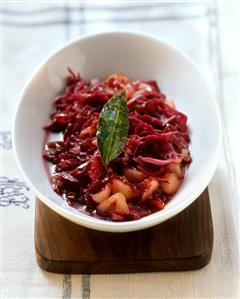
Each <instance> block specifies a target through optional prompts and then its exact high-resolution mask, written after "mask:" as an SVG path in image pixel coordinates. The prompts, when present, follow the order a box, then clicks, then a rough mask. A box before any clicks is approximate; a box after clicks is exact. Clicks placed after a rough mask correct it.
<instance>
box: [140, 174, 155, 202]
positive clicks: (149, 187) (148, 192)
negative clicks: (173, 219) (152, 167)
mask: <svg viewBox="0 0 240 299" xmlns="http://www.w3.org/2000/svg"><path fill="white" fill-rule="evenodd" d="M143 183H144V185H145V186H146V188H145V191H144V192H143V194H142V200H143V201H145V200H148V199H151V198H152V196H153V193H154V192H155V191H156V190H157V189H158V188H159V183H158V181H157V180H154V179H146V180H144V182H143Z"/></svg>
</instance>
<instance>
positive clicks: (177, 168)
mask: <svg viewBox="0 0 240 299" xmlns="http://www.w3.org/2000/svg"><path fill="white" fill-rule="evenodd" d="M166 169H167V171H168V172H174V173H176V175H177V176H178V177H179V178H182V177H183V171H182V168H181V165H180V164H179V163H170V164H168V165H167V166H166Z"/></svg>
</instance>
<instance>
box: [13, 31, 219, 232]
mask: <svg viewBox="0 0 240 299" xmlns="http://www.w3.org/2000/svg"><path fill="white" fill-rule="evenodd" d="M106 35H128V36H133V37H139V38H144V39H149V40H151V41H155V42H157V43H158V44H162V45H163V46H165V47H166V48H168V49H170V50H172V51H175V52H177V53H178V54H180V56H181V57H182V58H183V59H184V60H185V61H186V62H188V63H189V64H190V65H191V66H192V67H193V68H194V69H195V71H196V72H197V73H198V75H199V77H200V78H201V79H202V81H203V83H204V84H205V86H206V89H207V90H208V93H209V95H210V98H211V100H212V102H213V104H214V110H215V111H214V112H215V113H216V117H217V126H216V127H217V130H218V144H217V145H216V150H215V152H216V154H215V156H214V157H213V161H212V167H211V171H209V172H208V173H207V175H206V179H205V181H204V183H202V184H200V185H199V186H198V187H197V188H195V189H194V191H191V192H190V193H189V194H188V196H185V199H184V201H182V202H180V203H178V204H177V205H175V206H173V207H171V210H167V211H165V209H163V210H162V211H159V212H156V213H154V214H151V215H149V216H146V217H143V218H141V219H139V220H133V221H123V222H111V221H106V220H100V219H96V218H94V217H92V216H89V217H87V218H82V214H81V213H79V214H74V213H72V212H71V211H70V210H66V209H65V208H64V207H63V206H60V205H57V204H55V203H54V202H53V201H51V200H50V199H48V198H47V197H46V196H45V195H44V194H42V193H41V192H39V191H38V190H37V188H36V187H35V185H34V184H33V183H32V182H31V180H30V179H29V178H28V175H27V173H26V172H25V171H24V169H23V167H22V165H21V162H20V159H19V158H18V155H19V156H20V154H19V153H18V149H17V144H16V134H17V133H16V131H17V130H16V128H17V116H18V111H19V110H20V107H21V104H22V102H23V99H24V96H25V93H26V91H27V89H28V87H29V85H30V84H31V82H32V80H33V79H34V78H35V77H36V76H37V74H38V73H39V72H40V70H41V69H42V68H44V66H46V65H47V63H48V62H49V61H50V60H51V59H52V58H53V57H54V56H56V55H58V54H59V53H61V52H63V51H64V50H65V49H67V48H69V47H72V46H74V45H75V44H77V43H79V42H81V41H86V40H88V39H92V38H95V37H102V36H103V37H104V36H106ZM12 131H13V149H14V154H15V158H16V161H17V165H18V167H19V169H20V170H21V173H22V174H23V177H24V180H25V181H26V183H27V185H28V186H29V187H30V189H31V190H32V191H33V193H34V195H35V196H37V197H38V198H39V199H40V200H41V201H42V202H43V203H44V204H46V205H47V206H48V207H49V208H51V209H53V210H54V211H55V212H57V213H58V214H60V215H61V216H63V217H65V218H67V219H68V220H70V221H73V222H75V223H77V224H79V225H83V226H85V227H88V228H90V229H95V230H100V231H108V232H130V231H137V230H141V229H145V228H148V227H152V226H154V225H157V224H159V223H161V222H164V221H166V220H168V219H169V218H172V217H173V216H175V215H177V214H178V213H180V212H181V211H183V210H184V209H185V208H186V207H188V206H189V205H190V204H191V203H193V202H194V200H195V199H197V197H198V196H199V195H200V194H201V193H202V192H203V191H204V190H205V188H206V187H207V185H208V184H209V182H210V180H211V178H212V177H213V175H214V173H215V171H216V168H217V165H218V160H219V156H220V149H221V142H222V128H221V118H220V112H219V108H218V104H217V101H216V98H215V96H214V94H213V91H212V88H211V86H210V85H209V83H208V82H207V81H206V79H205V78H204V76H203V75H202V73H201V71H200V70H199V68H198V66H197V65H196V64H195V63H194V62H193V61H192V60H191V59H190V58H189V56H188V55H187V54H186V53H185V52H183V51H182V50H181V49H178V48H176V46H174V45H173V44H172V43H170V42H169V41H167V40H166V39H162V38H159V37H158V36H156V35H154V34H151V33H142V32H140V31H132V30H131V31H128V30H111V31H104V32H98V33H91V34H84V35H81V36H80V37H77V38H74V39H72V40H70V41H68V42H66V43H64V44H63V45H62V46H60V47H58V48H57V50H55V51H53V52H52V53H50V54H49V55H48V56H47V58H45V59H43V61H42V62H41V63H40V64H39V65H38V67H37V68H36V70H35V71H34V72H33V73H32V74H31V75H30V77H29V79H28V80H27V81H26V83H25V85H24V86H23V89H22V92H21V93H20V97H19V101H18V103H17V107H16V110H15V113H14V122H13V130H12ZM186 198H187V199H186ZM159 213H161V216H160V215H159ZM159 216H160V217H159Z"/></svg>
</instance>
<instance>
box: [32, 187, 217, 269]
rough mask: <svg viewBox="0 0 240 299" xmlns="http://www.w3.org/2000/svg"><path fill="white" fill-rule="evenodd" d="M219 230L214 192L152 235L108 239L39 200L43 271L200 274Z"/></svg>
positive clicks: (142, 233) (38, 253)
mask: <svg viewBox="0 0 240 299" xmlns="http://www.w3.org/2000/svg"><path fill="white" fill-rule="evenodd" d="M212 246H213V226H212V217H211V209H210V202H209V195H208V191H207V190H205V191H204V193H203V194H202V195H201V196H200V197H199V198H198V199H197V200H196V201H195V202H194V203H193V204H192V205H191V206H190V207H188V208H187V209H186V210H184V211H183V212H181V213H180V214H179V215H177V216H175V217H174V218H172V219H170V220H168V221H166V222H164V223H162V224H160V225H158V226H155V227H153V228H150V229H146V230H142V231H137V232H130V233H122V234H117V233H106V232H99V231H94V230H90V229H87V228H84V227H81V226H79V225H76V224H74V223H72V222H70V221H68V220H66V219H65V218H63V217H61V216H60V215H58V214H56V213H55V212H54V211H52V210H51V209H49V208H48V207H47V206H46V205H44V204H43V203H42V202H41V201H40V200H39V199H37V200H36V219H35V248H36V257H37V261H38V264H39V266H40V267H41V268H42V269H44V270H47V271H50V272H56V273H130V272H132V273H133V272H149V271H151V272H153V271H176V270H194V269H199V268H202V267H204V266H205V265H206V264H207V263H208V262H209V261H210V258H211V253H212Z"/></svg>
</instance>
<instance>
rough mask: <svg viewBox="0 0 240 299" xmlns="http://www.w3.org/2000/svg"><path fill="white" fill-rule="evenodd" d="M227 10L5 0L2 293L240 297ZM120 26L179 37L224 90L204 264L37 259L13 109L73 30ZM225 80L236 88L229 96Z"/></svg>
mask: <svg viewBox="0 0 240 299" xmlns="http://www.w3.org/2000/svg"><path fill="white" fill-rule="evenodd" d="M233 10H234V8H233ZM217 12H218V11H217V8H216V5H215V4H214V3H210V4H209V3H208V4H207V3H197V2H189V3H181V2H175V3H170V2H166V1H164V2H147V1H146V2H144V3H138V2H137V1H136V2H131V3H130V2H128V3H127V2H123V1H122V2H118V1H114V2H113V1H112V2H104V1H103V2H102V3H100V2H90V1H89V2H83V1H82V2H75V1H56V2H54V1H48V2H45V1H41V2H35V3H34V2H33V1H25V2H20V1H15V2H14V3H11V1H6V2H3V4H2V23H3V27H2V50H3V52H2V75H1V81H2V95H1V97H2V104H3V105H2V111H1V120H2V126H1V132H0V146H1V151H2V154H3V158H2V164H1V165H2V170H1V188H0V212H1V249H2V250H1V261H2V263H1V282H2V284H1V298H84V299H87V298H239V296H240V293H239V288H238V279H239V271H238V270H239V265H238V260H239V256H238V246H237V243H238V242H237V240H238V233H239V232H238V231H237V228H238V227H239V213H238V212H237V211H238V209H239V204H238V199H239V188H238V186H237V179H239V171H238V169H240V168H238V169H237V168H236V167H235V166H234V165H235V162H236V161H237V158H236V157H237V152H236V151H235V150H233V145H234V144H233V139H234V138H238V139H239V136H238V135H237V132H236V129H233V128H236V125H237V124H238V128H239V121H238V119H237V113H236V111H235V108H237V107H236V106H237V105H238V107H239V103H238V101H237V99H236V95H235V93H234V88H236V82H235V81H234V82H233V81H231V80H230V79H227V81H224V80H223V79H224V77H223V76H222V72H223V70H224V69H223V68H224V64H221V61H220V60H221V53H220V44H219V35H218V32H219V26H221V24H220V25H219V17H218V14H217ZM220 23H221V22H220ZM110 29H128V30H138V31H142V32H150V33H153V34H156V35H158V36H159V37H161V38H163V39H165V40H169V41H170V42H171V43H173V44H175V45H176V46H177V47H179V48H180V49H182V50H184V51H185V52H187V53H188V54H189V55H190V57H191V58H192V59H193V61H194V62H195V63H196V64H197V65H198V66H199V68H200V70H201V71H202V73H203V74H204V75H205V77H207V79H208V80H209V81H210V82H211V84H212V86H213V88H214V90H215V93H216V95H218V100H219V106H220V109H221V113H222V117H223V126H224V145H223V150H222V155H221V161H220V163H219V167H218V170H217V172H216V174H215V176H214V178H213V180H212V182H211V184H210V195H211V203H212V213H213V221H214V231H215V243H214V250H213V257H212V261H211V262H210V264H209V265H208V266H206V267H205V268H203V269H202V270H198V271H190V272H178V273H176V272H172V273H148V274H128V275H60V274H59V275H58V274H51V273H47V272H44V271H42V270H41V269H39V268H38V266H37V263H36V260H35V253H34V239H33V228H34V195H33V194H32V193H31V192H30V191H29V190H28V188H27V186H26V185H25V183H24V182H23V178H22V176H21V173H20V172H19V170H18V168H17V166H16V162H15V158H14V154H13V150H12V145H11V128H12V122H13V111H14V110H15V107H16V104H17V102H18V100H19V95H20V91H21V90H22V88H23V86H24V84H25V82H26V80H27V79H28V78H29V77H30V75H31V74H32V72H33V71H34V70H35V69H36V68H37V66H38V65H39V64H40V62H41V61H42V60H43V59H44V58H45V57H46V56H48V55H49V54H50V53H51V52H52V51H54V50H55V49H56V48H58V47H60V46H61V45H62V44H63V43H65V42H66V41H68V40H69V39H72V38H76V37H77V36H80V35H82V34H85V33H92V32H98V31H104V30H110ZM223 38H226V37H225V36H224V37H223ZM234 78H235V77H234ZM225 82H228V83H227V84H228V85H227V86H225V85H224V84H225ZM224 87H226V88H227V90H229V91H230V93H229V94H228V95H229V96H228V98H227V100H226V89H224ZM231 87H233V88H231ZM238 133H239V132H238ZM238 145H239V143H238ZM29 146H31V144H29ZM238 149H239V146H238ZM238 155H239V152H238Z"/></svg>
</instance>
